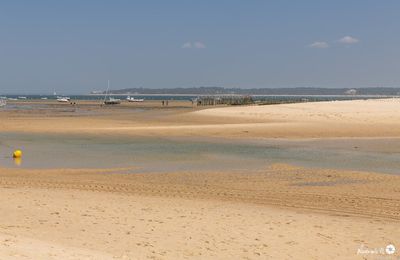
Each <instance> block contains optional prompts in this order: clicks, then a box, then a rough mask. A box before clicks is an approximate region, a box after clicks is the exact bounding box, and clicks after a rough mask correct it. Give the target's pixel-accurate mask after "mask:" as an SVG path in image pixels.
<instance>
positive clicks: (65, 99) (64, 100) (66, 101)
mask: <svg viewBox="0 0 400 260" xmlns="http://www.w3.org/2000/svg"><path fill="white" fill-rule="evenodd" d="M70 100H71V98H69V97H57V102H61V103H68V102H69V101H70Z"/></svg>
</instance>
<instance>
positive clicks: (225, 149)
mask: <svg viewBox="0 0 400 260" xmlns="http://www.w3.org/2000/svg"><path fill="white" fill-rule="evenodd" d="M388 143H390V147H389V146H388ZM385 147H388V148H385ZM15 149H21V150H22V151H23V158H22V160H21V161H20V162H18V161H17V162H15V161H14V160H13V159H12V157H11V154H12V151H13V150H15ZM274 163H286V164H293V165H299V166H305V167H318V168H332V169H346V170H358V171H370V172H382V173H391V174H398V173H399V172H400V140H399V139H393V140H389V139H382V140H380V139H373V140H372V139H371V140H360V139H351V140H344V139H342V140H328V141H327V140H309V141H296V140H293V141H289V140H274V139H262V140H261V139H260V140H228V139H226V140H223V139H216V138H215V139H214V138H151V137H127V136H124V137H110V136H98V135H60V134H58V135H55V134H22V133H0V167H21V168H125V167H135V170H132V172H173V171H240V172H243V171H257V170H262V169H265V168H266V167H268V166H269V165H271V164H274Z"/></svg>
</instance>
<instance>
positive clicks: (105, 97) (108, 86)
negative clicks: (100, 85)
mask: <svg viewBox="0 0 400 260" xmlns="http://www.w3.org/2000/svg"><path fill="white" fill-rule="evenodd" d="M109 89H110V80H107V90H106V95H105V96H104V102H106V99H107V95H108V90H109Z"/></svg>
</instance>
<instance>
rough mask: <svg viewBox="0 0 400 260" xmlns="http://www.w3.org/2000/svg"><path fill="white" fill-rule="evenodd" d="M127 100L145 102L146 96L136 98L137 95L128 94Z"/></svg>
mask: <svg viewBox="0 0 400 260" xmlns="http://www.w3.org/2000/svg"><path fill="white" fill-rule="evenodd" d="M126 100H128V102H143V101H144V98H135V97H130V96H128V97H127V98H126Z"/></svg>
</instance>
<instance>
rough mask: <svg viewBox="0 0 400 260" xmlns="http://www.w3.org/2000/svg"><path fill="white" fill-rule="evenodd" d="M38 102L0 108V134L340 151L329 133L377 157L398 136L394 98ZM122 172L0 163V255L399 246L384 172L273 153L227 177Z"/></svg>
mask: <svg viewBox="0 0 400 260" xmlns="http://www.w3.org/2000/svg"><path fill="white" fill-rule="evenodd" d="M39 103H40V104H41V105H45V106H44V107H38V106H32V108H31V109H27V110H23V109H7V110H0V132H4V133H7V132H17V133H18V132H21V133H32V134H38V133H40V134H46V133H52V134H65V133H67V134H79V135H88V136H91V135H95V136H123V137H124V138H130V137H132V136H135V137H138V136H139V137H140V136H146V137H160V136H161V137H162V136H166V137H174V138H183V137H185V138H188V137H190V138H192V137H213V138H220V137H224V138H225V139H227V140H228V141H229V140H230V141H229V142H238V141H241V142H244V141H246V142H247V141H248V140H255V141H257V140H259V139H260V138H265V139H274V140H275V139H276V140H278V141H279V142H281V140H282V141H284V140H292V139H296V140H310V139H319V140H326V142H327V143H326V144H324V143H318V145H326V146H327V147H328V146H329V147H334V146H335V145H336V146H340V147H341V149H350V148H348V147H346V146H343V145H341V144H337V143H336V142H334V141H333V142H332V141H329V140H335V139H332V138H339V139H340V140H342V141H341V142H343V143H346V140H347V139H349V138H361V137H362V138H372V139H373V138H384V139H382V140H384V141H380V139H379V140H378V141H377V142H376V143H373V145H368V147H366V148H364V147H363V141H362V140H361V141H357V142H359V143H357V144H352V146H351V148H354V147H355V146H356V145H357V148H358V147H359V146H360V147H361V148H362V149H364V150H362V151H360V152H368V151H370V150H374V151H380V150H382V153H391V154H397V153H398V147H395V146H394V145H392V146H390V145H388V143H389V144H390V140H391V138H396V137H400V134H399V133H400V114H399V113H398V111H400V100H398V99H380V100H359V101H340V102H316V103H299V104H284V105H268V106H248V107H218V108H207V109H205V108H204V107H192V106H191V103H190V102H179V101H176V103H174V102H171V107H168V108H165V107H160V105H159V104H158V103H156V102H154V103H152V102H149V103H145V104H143V105H137V104H135V105H131V104H123V105H122V106H120V107H111V108H109V107H107V108H104V107H100V106H99V105H98V104H96V103H94V102H81V103H80V102H78V104H77V105H76V106H70V105H64V104H55V103H52V102H50V101H48V102H39ZM21 104H29V103H28V102H25V103H24V102H18V103H16V105H21ZM136 106H139V107H136ZM140 106H142V107H140ZM346 138H347V139H346ZM349 140H350V139H349ZM0 141H1V140H0ZM328 141H329V142H328ZM352 142H355V141H352ZM298 145H301V143H299V144H298ZM342 146H343V147H344V148H342ZM386 147H389V148H386ZM3 149H7V148H6V147H3ZM368 149H369V150H368ZM344 152H346V150H344ZM328 160H329V159H328ZM125 170H126V169H117V168H115V169H112V168H111V169H105V168H104V169H88V168H85V169H68V168H65V169H57V168H56V169H31V168H24V167H14V168H5V167H3V166H1V165H0V194H1V196H2V198H3V201H2V203H0V208H1V212H2V215H1V217H0V219H1V221H0V223H1V224H0V239H1V243H0V259H376V257H377V255H373V254H369V253H366V251H368V250H371V251H372V250H374V249H379V250H380V249H381V248H383V250H384V249H385V248H386V246H387V245H389V244H393V245H395V246H397V245H398V246H397V247H398V248H400V244H399V241H400V233H399V232H397V231H398V230H399V228H400V188H399V187H400V178H399V175H397V174H383V173H381V172H379V171H377V172H369V171H355V170H343V169H334V168H318V167H301V166H298V165H290V164H287V163H286V162H282V163H276V164H271V165H269V166H266V167H263V168H259V169H251V170H248V171H239V172H237V171H235V172H233V171H224V170H219V171H211V170H210V171H207V172H196V171H195V170H193V171H190V172H188V171H175V172H157V171H154V172H150V173H137V174H130V173H125ZM384 254H385V253H384ZM384 254H382V255H378V256H384V257H386V258H385V259H396V257H398V256H399V254H398V252H396V253H395V254H394V255H384Z"/></svg>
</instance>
